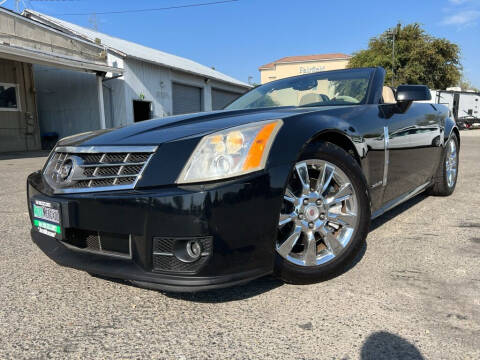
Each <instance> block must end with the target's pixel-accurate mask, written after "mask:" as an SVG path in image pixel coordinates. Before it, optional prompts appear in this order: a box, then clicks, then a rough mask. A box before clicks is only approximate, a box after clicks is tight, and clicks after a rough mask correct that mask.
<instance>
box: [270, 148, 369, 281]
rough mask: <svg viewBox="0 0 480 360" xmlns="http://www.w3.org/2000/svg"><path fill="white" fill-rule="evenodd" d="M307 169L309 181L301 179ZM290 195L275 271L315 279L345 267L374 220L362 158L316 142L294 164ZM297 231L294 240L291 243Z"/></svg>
mask: <svg viewBox="0 0 480 360" xmlns="http://www.w3.org/2000/svg"><path fill="white" fill-rule="evenodd" d="M322 166H323V167H322ZM303 169H307V171H306V172H307V174H308V176H309V177H310V180H311V181H308V186H305V183H304V182H303V181H301V179H300V177H301V176H302V175H301V174H302V173H304V171H303ZM324 169H330V170H324ZM331 169H333V170H331ZM327 171H328V172H330V173H331V174H332V175H331V176H328V175H326V174H327ZM334 174H335V175H334ZM326 179H329V180H326ZM295 184H297V187H296V189H297V190H294V189H295ZM298 184H299V186H300V187H298ZM325 184H327V185H326V186H325ZM308 187H310V188H311V189H310V190H305V188H308ZM347 188H348V190H345V189H347ZM317 189H319V190H317ZM323 189H325V190H324V191H322V190H323ZM342 189H343V190H342ZM312 190H315V191H313V192H312ZM315 194H316V195H315ZM284 199H285V200H284V204H283V206H282V211H281V214H280V218H279V219H280V220H279V230H278V234H277V236H278V237H277V240H276V243H275V248H276V259H275V270H274V271H275V275H276V276H277V277H279V278H280V279H282V280H283V281H285V282H287V283H292V284H310V283H314V282H318V281H321V280H326V279H329V278H332V277H334V276H335V275H337V274H339V273H341V272H342V270H344V269H345V268H346V267H347V266H348V265H349V264H350V263H351V262H352V260H353V258H354V257H355V255H356V254H357V253H358V252H359V250H360V249H361V248H362V245H363V243H364V241H365V238H366V237H367V234H368V229H369V225H370V200H369V195H368V186H367V182H366V179H365V177H364V175H363V172H362V170H361V168H360V166H359V165H358V163H357V162H356V160H355V159H354V158H353V157H352V156H351V155H350V154H349V153H347V152H346V151H345V150H343V149H342V148H340V147H338V146H336V145H334V144H332V143H328V142H322V143H320V144H318V143H317V144H312V145H310V146H309V147H308V148H307V150H306V151H305V152H304V153H303V154H302V155H301V157H300V159H299V160H298V162H297V164H295V166H294V167H293V169H292V172H291V175H290V179H289V182H288V184H287V186H286V189H285V196H284ZM332 199H334V200H332ZM288 207H290V208H288ZM292 209H293V210H292ZM287 217H290V218H291V219H288V218H287ZM354 218H355V220H353V219H354ZM340 219H342V220H340ZM343 220H344V221H343ZM283 223H285V224H286V225H285V224H283ZM338 224H340V225H338ZM287 225H288V226H290V228H287V229H285V227H286V226H287ZM337 226H338V228H337ZM292 228H293V230H290V229H292ZM296 232H298V233H300V235H298V236H299V237H298V236H297V240H294V241H293V242H292V243H294V245H291V244H289V243H287V242H288V241H289V239H291V238H292V236H293V235H294V234H295V233H296ZM332 236H333V237H334V238H332ZM285 244H287V245H288V247H287V250H285V249H284V247H285ZM310 244H313V245H310ZM290 245H291V246H290ZM311 249H314V250H311ZM312 251H313V255H312ZM309 253H310V255H309Z"/></svg>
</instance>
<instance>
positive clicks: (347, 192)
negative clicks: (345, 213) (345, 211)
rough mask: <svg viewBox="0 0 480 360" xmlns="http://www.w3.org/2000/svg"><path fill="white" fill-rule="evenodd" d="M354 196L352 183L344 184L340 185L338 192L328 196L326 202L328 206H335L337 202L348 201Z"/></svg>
mask: <svg viewBox="0 0 480 360" xmlns="http://www.w3.org/2000/svg"><path fill="white" fill-rule="evenodd" d="M351 197H352V185H351V184H350V183H346V184H343V185H342V186H340V188H339V189H338V191H337V192H336V194H334V195H333V196H331V197H329V198H327V199H326V200H325V204H326V205H327V206H333V205H336V204H340V203H342V202H343V201H346V200H348V199H350V198H351Z"/></svg>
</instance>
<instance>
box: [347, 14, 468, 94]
mask: <svg viewBox="0 0 480 360" xmlns="http://www.w3.org/2000/svg"><path fill="white" fill-rule="evenodd" d="M393 37H395V57H394V58H393V55H392V52H393V51H392V50H393ZM369 66H383V67H384V68H385V70H386V71H387V75H386V83H387V84H390V85H395V86H397V85H399V84H423V85H428V86H429V87H430V88H431V89H446V88H447V87H450V86H455V85H457V84H458V82H459V80H460V78H461V70H462V66H461V65H460V48H459V46H458V45H456V44H454V43H451V42H450V41H448V40H447V39H442V38H435V37H433V36H431V35H429V34H427V33H426V32H425V30H423V29H422V27H421V26H420V24H418V23H414V24H408V25H405V26H402V25H401V24H398V25H397V26H396V27H395V28H393V29H389V30H387V31H385V32H384V33H383V34H381V35H379V36H377V37H374V38H372V39H370V42H369V44H368V49H366V50H360V51H358V52H357V53H355V54H354V55H353V57H352V58H351V59H350V62H349V65H348V67H350V68H357V67H369ZM393 71H394V74H395V76H394V77H393V76H392V75H393Z"/></svg>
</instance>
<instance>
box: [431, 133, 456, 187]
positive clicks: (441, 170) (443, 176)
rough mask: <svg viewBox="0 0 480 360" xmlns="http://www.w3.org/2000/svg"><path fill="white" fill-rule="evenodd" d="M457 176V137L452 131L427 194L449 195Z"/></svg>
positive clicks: (454, 185)
mask: <svg viewBox="0 0 480 360" xmlns="http://www.w3.org/2000/svg"><path fill="white" fill-rule="evenodd" d="M457 177H458V137H457V135H456V134H455V133H452V135H451V136H450V138H449V139H448V141H447V144H446V145H445V149H444V152H443V156H442V158H441V160H440V164H439V166H438V169H437V173H436V175H435V177H434V178H433V185H432V187H431V188H430V189H429V191H428V194H429V195H434V196H449V195H451V194H452V193H453V191H454V190H455V187H456V185H457Z"/></svg>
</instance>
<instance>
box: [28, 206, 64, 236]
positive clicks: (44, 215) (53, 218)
mask: <svg viewBox="0 0 480 360" xmlns="http://www.w3.org/2000/svg"><path fill="white" fill-rule="evenodd" d="M32 213H33V226H34V227H35V228H36V229H37V231H38V232H40V233H42V234H45V235H48V236H51V237H54V238H57V239H61V238H62V235H63V231H62V225H61V213H60V204H59V203H55V202H51V201H44V200H38V199H36V200H33V201H32Z"/></svg>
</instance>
